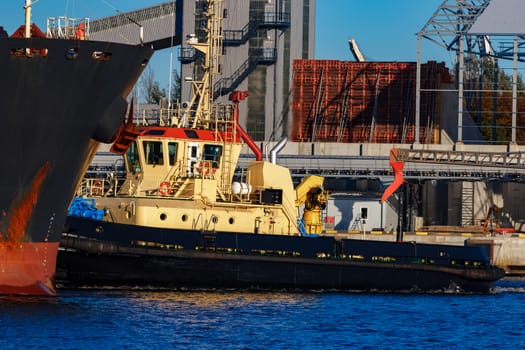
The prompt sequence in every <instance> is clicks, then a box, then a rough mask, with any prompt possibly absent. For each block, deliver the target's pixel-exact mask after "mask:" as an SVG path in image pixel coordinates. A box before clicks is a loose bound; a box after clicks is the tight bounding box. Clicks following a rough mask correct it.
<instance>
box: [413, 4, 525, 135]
mask: <svg viewBox="0 0 525 350" xmlns="http://www.w3.org/2000/svg"><path fill="white" fill-rule="evenodd" d="M523 14H525V4H524V3H523V2H522V1H520V0H503V1H502V0H444V1H443V3H442V4H441V5H440V6H439V7H438V9H437V10H436V11H435V13H434V14H433V16H432V17H431V18H430V19H429V20H428V21H427V23H426V24H425V25H424V26H423V28H422V29H421V30H420V31H419V32H418V33H417V76H416V132H417V131H418V130H419V128H418V126H419V123H420V118H421V110H420V98H421V92H422V91H427V90H425V89H422V88H421V84H420V77H421V39H422V38H425V39H428V40H430V41H431V42H433V43H435V44H437V45H439V46H441V47H443V48H444V49H446V50H448V51H453V52H455V53H456V87H455V89H454V90H449V91H454V92H457V95H458V96H457V103H458V110H457V140H456V143H457V144H462V143H463V141H464V139H463V128H464V120H463V119H464V114H463V113H464V103H465V93H471V94H472V93H478V94H481V93H489V92H491V93H493V94H494V96H495V95H496V94H497V93H501V92H502V91H501V90H498V87H497V86H496V85H497V84H495V85H494V88H493V90H491V91H486V90H483V89H482V88H479V89H472V88H471V87H469V88H467V89H466V88H465V57H466V55H467V57H472V56H478V57H480V58H489V59H491V60H493V62H495V63H494V67H495V70H497V69H498V65H497V60H498V59H503V60H512V62H513V64H512V83H511V87H512V90H511V92H512V97H511V98H512V112H511V113H512V126H511V128H512V131H511V132H512V134H511V140H510V144H516V142H517V138H516V129H517V115H518V110H517V108H518V106H517V100H518V81H519V78H520V77H519V76H518V62H523V58H522V57H523V53H520V52H519V50H520V48H521V47H522V46H524V45H525V39H524V37H523V35H524V34H525V33H524V30H523V29H522V28H523V27H522V26H521V27H520V26H519V25H516V23H519V22H520V21H519V18H522V15H523ZM515 19H516V20H515ZM509 38H511V39H509ZM505 41H506V42H505ZM509 42H511V44H510V45H509ZM496 43H499V47H497V45H496ZM495 77H496V81H497V76H496V75H495ZM503 92H505V93H506V92H510V91H503ZM496 98H497V97H494V99H495V100H496ZM496 103H497V102H494V111H492V112H493V114H494V122H493V128H494V130H495V128H496V119H497V106H496ZM493 133H494V134H495V131H494V132H493ZM415 139H416V143H418V142H419V140H420V137H419V135H416V137H415Z"/></svg>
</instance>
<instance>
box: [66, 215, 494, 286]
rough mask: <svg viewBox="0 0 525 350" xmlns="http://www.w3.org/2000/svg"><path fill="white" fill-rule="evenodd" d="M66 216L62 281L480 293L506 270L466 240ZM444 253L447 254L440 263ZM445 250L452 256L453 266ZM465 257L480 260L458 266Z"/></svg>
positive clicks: (129, 284)
mask: <svg viewBox="0 0 525 350" xmlns="http://www.w3.org/2000/svg"><path fill="white" fill-rule="evenodd" d="M68 221H69V233H66V234H64V235H63V238H62V241H61V246H62V249H61V250H60V251H59V254H58V262H57V269H58V275H57V279H58V282H59V283H60V284H61V285H63V286H64V287H102V286H119V287H122V286H128V287H136V286H147V287H162V288H263V289H281V288H286V289H301V290H312V289H329V290H358V291H443V290H450V289H451V288H453V290H459V291H463V292H479V293H486V292H489V291H490V288H491V287H492V284H493V282H494V281H496V280H497V279H499V278H502V277H503V275H504V272H503V270H501V269H499V268H496V267H493V266H490V264H489V263H488V260H486V255H485V254H484V252H483V251H482V249H481V248H473V247H468V248H467V247H465V248H463V247H448V246H435V245H420V244H418V245H417V248H416V247H415V245H414V244H410V243H403V244H400V243H390V242H371V241H358V240H340V241H336V240H335V239H334V238H331V237H317V238H309V237H279V236H269V235H253V234H234V233H215V234H213V233H200V232H183V231H176V230H160V229H151V228H145V227H134V226H128V225H117V224H110V223H105V222H97V221H92V220H86V219H81V218H71V217H70V218H69V219H68ZM125 237H128V238H127V239H126V238H125ZM449 248H450V250H448V249H449ZM458 248H459V249H458ZM409 251H410V252H409ZM415 251H420V252H421V253H420V254H414V252H415ZM443 254H445V255H447V254H448V257H447V258H446V259H445V258H442V259H441V260H440V258H439V256H440V255H441V256H442V255H443ZM450 254H455V255H456V256H457V259H456V260H454V261H456V264H455V265H454V264H451V263H450V262H451V260H450ZM374 257H375V258H374ZM379 257H382V258H383V259H387V258H388V257H389V258H390V259H392V260H390V261H384V260H383V261H379V260H378V259H379ZM394 259H395V261H394ZM425 259H428V261H427V262H425ZM430 260H432V261H433V262H432V263H430ZM460 260H461V261H462V265H461V266H459V261H460ZM465 261H467V262H472V263H474V261H476V263H474V264H480V266H479V267H472V266H468V263H467V265H464V263H465ZM483 264H484V265H485V266H481V265H483Z"/></svg>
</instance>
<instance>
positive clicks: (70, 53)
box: [66, 47, 78, 60]
mask: <svg viewBox="0 0 525 350" xmlns="http://www.w3.org/2000/svg"><path fill="white" fill-rule="evenodd" d="M77 57H78V49H77V48H76V47H72V48H69V49H68V50H67V51H66V58H67V59H68V60H75V59H76V58H77Z"/></svg>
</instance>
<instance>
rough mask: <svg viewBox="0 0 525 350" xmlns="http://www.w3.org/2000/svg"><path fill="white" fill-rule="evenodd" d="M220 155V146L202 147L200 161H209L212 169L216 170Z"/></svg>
mask: <svg viewBox="0 0 525 350" xmlns="http://www.w3.org/2000/svg"><path fill="white" fill-rule="evenodd" d="M221 155H222V146H219V145H204V151H203V154H202V160H207V161H211V164H212V168H218V167H219V162H220V160H221Z"/></svg>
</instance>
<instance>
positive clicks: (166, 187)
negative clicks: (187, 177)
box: [159, 181, 173, 196]
mask: <svg viewBox="0 0 525 350" xmlns="http://www.w3.org/2000/svg"><path fill="white" fill-rule="evenodd" d="M159 193H160V194H161V195H162V196H167V195H169V194H173V190H172V189H171V182H169V181H162V182H161V183H160V185H159Z"/></svg>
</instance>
